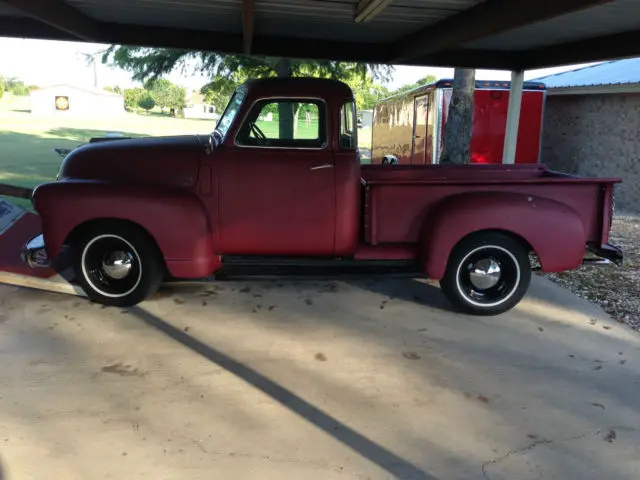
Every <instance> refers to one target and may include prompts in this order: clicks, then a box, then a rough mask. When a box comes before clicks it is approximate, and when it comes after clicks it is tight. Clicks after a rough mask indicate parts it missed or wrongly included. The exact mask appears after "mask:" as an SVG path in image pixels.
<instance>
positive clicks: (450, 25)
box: [393, 0, 612, 62]
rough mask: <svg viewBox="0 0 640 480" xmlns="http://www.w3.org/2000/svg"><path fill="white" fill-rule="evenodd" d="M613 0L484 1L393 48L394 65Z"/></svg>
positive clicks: (413, 35) (402, 40)
mask: <svg viewBox="0 0 640 480" xmlns="http://www.w3.org/2000/svg"><path fill="white" fill-rule="evenodd" d="M611 1H612V0H538V1H535V2H521V1H515V0H485V1H484V2H482V3H479V4H477V5H475V6H473V7H471V8H469V9H467V10H464V11H462V12H460V13H457V14H455V15H452V16H451V17H448V18H445V19H444V20H441V21H440V22H438V23H436V24H435V25H431V26H428V27H426V28H423V29H421V30H419V31H418V32H416V33H414V34H411V35H408V36H407V37H405V38H403V39H401V40H399V41H398V42H397V43H396V44H395V45H394V54H393V61H394V62H404V61H407V60H411V59H414V58H416V57H419V56H424V55H428V54H431V53H435V52H440V51H444V50H448V49H452V48H456V47H461V46H462V45H464V44H465V43H468V42H471V41H473V40H478V39H481V38H486V37H488V36H490V35H495V34H497V33H500V32H504V31H507V30H512V29H514V28H518V27H523V26H525V25H529V24H532V23H537V22H540V21H543V20H547V19H550V18H553V17H558V16H560V15H564V14H567V13H571V12H575V11H578V10H583V9H585V8H589V7H592V6H594V5H599V4H603V3H608V2H611Z"/></svg>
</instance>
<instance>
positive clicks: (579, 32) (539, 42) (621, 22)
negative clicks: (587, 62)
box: [465, 0, 640, 50]
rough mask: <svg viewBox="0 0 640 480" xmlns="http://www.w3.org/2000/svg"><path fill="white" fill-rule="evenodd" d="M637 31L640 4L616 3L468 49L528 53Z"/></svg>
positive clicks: (505, 34) (479, 42) (625, 0)
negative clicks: (515, 50)
mask: <svg viewBox="0 0 640 480" xmlns="http://www.w3.org/2000/svg"><path fill="white" fill-rule="evenodd" d="M514 1H515V0H514ZM636 29H640V2H639V1H638V0H615V1H613V2H610V3H604V4H602V5H598V6H595V7H592V8H589V9H587V10H581V11H578V12H574V13H569V14H566V15H562V16H559V17H556V18H551V19H548V20H545V21H544V22H538V23H534V24H531V25H527V26H525V27H520V28H516V29H513V30H509V31H506V32H503V33H499V34H497V35H492V36H490V37H487V38H483V39H482V40H477V41H474V42H471V43H468V44H467V45H465V47H468V48H481V49H490V50H514V49H523V50H524V49H528V48H536V47H544V46H548V45H555V44H559V43H563V42H570V41H572V40H578V39H583V38H594V37H599V36H601V35H608V34H612V33H617V32H621V31H630V30H636Z"/></svg>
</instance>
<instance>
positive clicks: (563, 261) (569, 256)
mask: <svg viewBox="0 0 640 480" xmlns="http://www.w3.org/2000/svg"><path fill="white" fill-rule="evenodd" d="M432 212H433V214H431V215H427V217H426V221H427V224H425V225H424V227H423V236H422V251H421V259H422V261H423V266H424V268H425V272H426V273H427V275H428V276H429V277H430V278H433V279H436V280H439V279H441V278H442V277H443V275H444V272H445V270H446V267H447V262H448V260H449V255H450V254H451V251H452V250H453V248H454V247H455V245H456V244H457V243H458V242H459V241H460V240H462V239H463V238H464V237H466V236H467V235H470V234H472V233H474V232H478V231H483V230H498V231H503V232H507V233H511V234H514V235H516V236H518V237H521V238H522V239H524V240H525V241H526V242H527V243H529V245H531V247H532V248H533V250H534V251H535V252H536V254H537V255H538V257H539V258H540V264H541V266H542V270H543V271H546V272H560V271H564V270H571V269H573V268H576V267H578V266H579V265H580V263H581V262H582V259H583V257H584V253H585V248H586V243H587V236H586V232H585V228H584V225H583V224H582V220H581V219H580V217H579V216H578V214H577V213H576V212H575V211H574V210H573V209H572V208H570V207H568V206H567V205H565V204H563V203H559V202H556V201H554V200H549V199H547V198H542V197H535V196H531V195H523V194H518V193H509V192H474V193H463V194H459V195H454V196H451V197H447V198H446V199H444V200H443V201H442V202H439V203H438V204H437V205H436V206H435V207H434V208H433V210H432Z"/></svg>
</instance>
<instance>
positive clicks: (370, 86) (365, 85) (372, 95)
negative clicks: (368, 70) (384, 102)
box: [345, 75, 390, 110]
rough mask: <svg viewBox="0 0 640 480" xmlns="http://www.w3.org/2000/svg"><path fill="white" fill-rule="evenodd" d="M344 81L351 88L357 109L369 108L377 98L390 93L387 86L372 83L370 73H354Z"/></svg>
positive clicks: (376, 101)
mask: <svg viewBox="0 0 640 480" xmlns="http://www.w3.org/2000/svg"><path fill="white" fill-rule="evenodd" d="M345 82H346V83H347V85H349V87H351V90H353V95H354V96H355V98H356V108H357V109H358V110H370V109H372V108H373V107H374V106H375V104H376V103H378V101H379V100H381V99H383V98H385V97H388V96H389V95H390V93H389V90H388V89H387V87H385V86H383V85H379V84H376V83H374V80H373V78H372V77H371V75H366V76H365V77H362V76H360V75H355V76H354V77H352V78H350V79H346V80H345Z"/></svg>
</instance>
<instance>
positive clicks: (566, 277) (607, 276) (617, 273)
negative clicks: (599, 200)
mask: <svg viewBox="0 0 640 480" xmlns="http://www.w3.org/2000/svg"><path fill="white" fill-rule="evenodd" d="M609 241H610V242H611V243H613V244H614V245H617V246H619V247H620V248H622V251H623V253H624V264H623V266H622V268H616V267H615V266H607V265H595V266H583V267H581V268H579V269H577V270H573V271H570V272H563V273H559V274H546V275H545V276H546V277H547V278H549V279H551V280H552V281H554V282H556V283H557V284H559V285H561V286H563V287H565V288H567V289H569V290H570V291H572V292H573V293H575V294H576V295H578V296H580V297H582V298H585V299H587V300H589V301H590V302H593V303H595V304H597V305H599V306H600V307H601V308H602V309H603V310H604V311H606V312H607V313H608V314H609V315H611V316H612V317H613V318H614V319H615V320H617V321H618V322H620V323H625V324H627V325H629V326H630V327H631V328H633V329H634V330H639V331H640V217H638V216H623V215H619V216H616V217H615V218H614V220H613V225H612V228H611V236H610V240H609Z"/></svg>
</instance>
